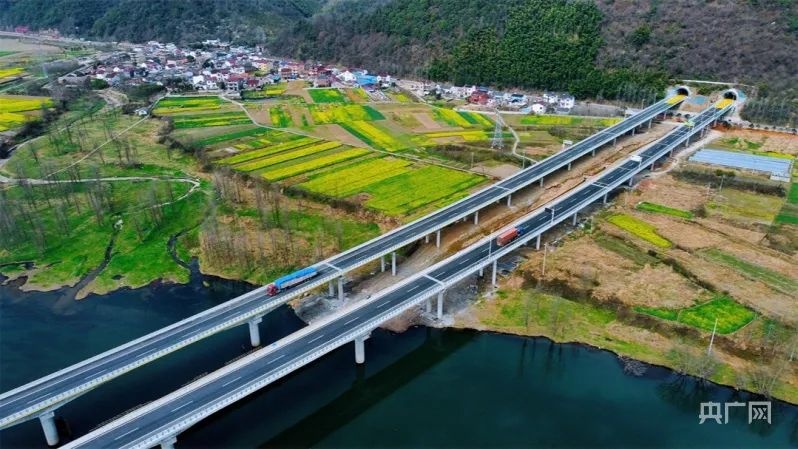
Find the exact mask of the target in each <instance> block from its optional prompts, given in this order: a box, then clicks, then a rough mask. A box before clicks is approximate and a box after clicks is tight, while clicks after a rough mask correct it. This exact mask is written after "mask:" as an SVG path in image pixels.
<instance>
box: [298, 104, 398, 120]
mask: <svg viewBox="0 0 798 449" xmlns="http://www.w3.org/2000/svg"><path fill="white" fill-rule="evenodd" d="M308 109H309V110H310V114H311V117H312V118H313V122H314V123H315V124H317V125H324V124H328V123H339V124H340V123H348V122H354V121H372V120H384V119H385V116H383V115H382V114H381V113H380V112H379V111H377V110H376V109H374V108H372V107H371V106H363V105H359V104H310V105H308Z"/></svg>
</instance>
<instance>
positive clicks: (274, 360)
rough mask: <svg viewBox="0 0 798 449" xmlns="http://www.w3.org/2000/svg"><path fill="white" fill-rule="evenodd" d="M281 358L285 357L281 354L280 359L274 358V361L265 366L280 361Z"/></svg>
mask: <svg viewBox="0 0 798 449" xmlns="http://www.w3.org/2000/svg"><path fill="white" fill-rule="evenodd" d="M283 357H285V354H282V355H281V356H280V357H276V358H275V359H274V360H272V361H270V362H269V363H267V365H271V364H272V363H274V362H276V361H278V360H280V359H281V358H283Z"/></svg>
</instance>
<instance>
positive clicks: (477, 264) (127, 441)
mask: <svg viewBox="0 0 798 449" xmlns="http://www.w3.org/2000/svg"><path fill="white" fill-rule="evenodd" d="M733 107H734V104H733V101H732V100H722V101H720V102H718V103H716V104H715V105H713V106H710V107H709V108H707V109H706V110H704V111H702V112H701V113H700V114H698V115H697V116H696V117H694V118H693V119H692V121H691V123H689V124H685V125H682V126H679V127H678V128H676V129H674V130H673V131H671V132H670V133H668V134H667V135H666V136H665V137H663V138H661V139H660V140H658V141H656V142H654V143H653V144H651V145H649V146H647V147H645V148H643V149H641V150H640V151H638V152H636V153H635V154H634V155H632V156H630V157H628V158H626V159H624V160H622V161H620V162H618V163H617V164H614V165H613V166H611V167H609V168H607V169H606V170H604V171H603V172H602V173H600V174H599V175H597V176H595V177H592V178H590V179H586V180H585V181H584V182H583V183H582V184H581V185H580V186H579V187H577V188H576V189H574V190H572V191H571V192H568V193H567V194H565V195H563V196H561V197H560V198H558V199H556V200H554V201H552V202H550V203H548V204H547V205H546V206H544V207H541V208H539V209H537V210H535V211H533V212H532V213H530V214H528V215H527V216H525V217H524V218H522V219H520V220H518V221H517V222H515V223H514V224H513V225H511V226H508V227H507V228H505V229H503V230H500V231H499V232H496V233H494V234H493V235H491V236H489V237H487V238H485V239H483V240H481V241H479V242H477V243H475V244H474V245H471V246H470V247H468V248H466V249H463V250H462V251H460V252H458V253H457V254H454V255H453V256H451V257H449V258H447V259H445V260H443V261H441V262H439V263H437V264H435V265H434V266H432V267H430V268H428V269H426V270H424V271H422V272H420V273H417V274H415V275H413V276H411V277H409V278H407V279H405V280H403V281H401V282H400V283H398V284H397V285H395V286H393V287H391V288H389V289H386V290H385V291H383V292H380V293H379V294H377V295H374V296H373V297H372V298H370V299H369V300H367V301H363V302H360V303H357V304H354V305H353V306H351V307H349V308H347V309H345V310H341V311H340V312H338V313H336V314H334V315H332V316H329V317H327V318H325V319H323V320H320V321H319V322H316V323H312V324H311V325H309V326H307V327H305V328H303V329H301V330H299V331H297V332H295V333H293V334H291V335H289V336H287V337H285V338H283V339H282V340H279V341H277V342H275V343H273V344H271V345H269V346H267V347H265V348H263V349H260V350H258V351H256V352H254V353H252V354H250V355H248V356H246V357H244V358H242V359H240V360H238V361H236V362H234V363H232V364H230V365H228V366H226V367H224V368H222V369H220V370H218V371H216V372H214V373H211V374H209V375H207V376H205V377H203V378H201V379H199V380H197V381H195V382H193V383H191V384H188V385H186V386H184V387H183V388H181V389H179V390H177V391H175V392H173V393H171V394H169V395H167V396H165V397H163V398H161V399H158V400H156V401H154V402H151V403H149V404H147V405H145V406H143V407H142V408H140V409H138V410H136V411H133V412H131V413H129V414H127V415H125V416H123V417H121V418H119V419H117V420H114V421H112V422H110V423H108V424H106V425H105V426H102V427H100V428H98V429H96V430H94V431H92V432H90V433H89V434H87V435H85V436H83V437H81V438H79V439H77V440H75V441H73V442H71V443H68V444H67V445H65V446H64V447H65V448H88V447H91V448H148V447H153V446H157V445H160V446H161V447H162V448H164V449H168V448H172V447H173V446H174V444H175V442H176V440H177V435H178V434H179V433H180V432H182V431H184V430H185V429H187V428H188V427H190V426H192V425H193V424H195V423H197V422H198V421H200V420H202V419H204V418H205V417H207V416H209V415H211V414H212V413H215V412H216V411H218V410H221V409H223V408H224V407H227V406H228V405H230V404H233V403H234V402H236V401H238V400H240V399H242V398H244V397H246V396H247V395H249V394H252V393H253V392H255V391H257V390H259V389H261V388H263V387H265V386H267V385H269V384H270V383H272V382H274V381H276V380H277V379H280V378H281V377H283V376H286V375H288V374H290V373H291V372H293V371H295V370H297V369H299V368H300V367H302V366H304V365H306V364H308V363H310V362H312V361H313V360H316V359H318V358H320V357H321V356H323V355H324V354H327V353H329V352H331V351H333V350H335V349H337V348H339V347H341V346H343V345H345V344H348V343H349V342H354V343H355V361H356V362H357V363H364V362H365V341H366V339H368V338H369V335H370V333H371V332H372V331H373V330H374V329H375V328H377V327H378V326H380V325H381V324H382V323H384V322H386V321H387V320H390V319H392V318H394V317H396V316H398V315H400V314H401V313H403V312H405V311H406V310H408V309H409V308H412V307H415V306H418V305H420V304H422V303H425V302H426V308H427V311H430V310H431V302H432V300H433V298H435V297H437V315H438V316H439V317H440V316H441V315H442V313H443V295H444V292H445V291H446V289H448V288H450V287H452V286H454V285H456V284H457V283H458V282H460V281H462V280H463V279H465V278H466V277H468V276H472V275H474V273H476V272H479V273H480V275H481V274H482V272H483V270H484V269H485V268H489V267H491V266H492V283H493V284H494V285H495V283H496V270H497V267H496V263H497V261H498V259H499V258H501V257H503V256H506V255H508V254H510V253H511V252H512V251H513V250H515V249H517V248H518V247H520V246H522V245H525V244H527V243H529V242H531V241H532V240H533V239H534V240H535V245H536V246H537V247H538V248H539V246H540V237H541V235H542V234H543V233H544V232H546V231H548V230H550V229H552V228H553V227H555V226H557V225H558V224H559V223H561V222H563V221H566V220H573V223H576V217H577V214H578V213H579V212H580V211H582V210H584V209H585V208H587V207H589V206H591V205H592V204H594V203H595V202H597V201H600V200H601V201H603V202H606V201H607V197H608V195H609V194H610V193H612V192H613V190H615V189H617V188H618V187H620V186H621V185H623V184H624V183H629V184H630V185H631V184H632V183H633V182H634V179H635V176H637V175H638V174H639V173H640V172H642V171H644V170H646V169H649V168H651V167H653V166H654V164H655V163H656V162H657V161H658V160H660V159H662V158H663V157H666V156H668V155H670V154H672V153H673V152H674V151H675V150H676V149H677V148H678V147H679V146H680V145H682V144H685V145H686V144H688V143H689V142H690V139H691V138H692V137H693V136H695V135H696V134H701V135H703V133H704V131H705V130H706V128H707V127H708V126H710V125H711V124H712V123H713V122H715V121H717V120H718V119H720V118H721V117H722V116H723V115H724V114H726V113H728V112H729V111H731V110H732V109H733ZM511 227H514V228H516V229H518V230H521V231H522V233H521V235H520V236H519V237H518V238H516V239H515V240H513V241H512V242H510V243H508V244H506V245H504V246H499V245H498V244H497V242H496V237H497V236H498V235H499V234H501V233H502V232H504V231H505V230H507V229H509V228H511Z"/></svg>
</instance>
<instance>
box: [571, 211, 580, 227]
mask: <svg viewBox="0 0 798 449" xmlns="http://www.w3.org/2000/svg"><path fill="white" fill-rule="evenodd" d="M577 215H579V214H574V218H573V220H572V221H571V226H576V216H577Z"/></svg>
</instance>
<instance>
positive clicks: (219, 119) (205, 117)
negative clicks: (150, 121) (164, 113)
mask: <svg viewBox="0 0 798 449" xmlns="http://www.w3.org/2000/svg"><path fill="white" fill-rule="evenodd" d="M170 117H171V118H172V123H174V125H175V129H186V128H205V127H210V126H231V125H248V124H251V123H252V120H250V119H249V117H248V116H247V114H245V113H244V112H242V111H232V112H211V113H208V114H191V115H188V114H180V115H171V116H170Z"/></svg>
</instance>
